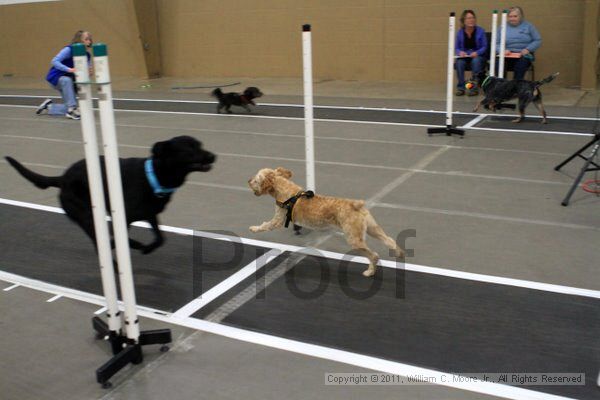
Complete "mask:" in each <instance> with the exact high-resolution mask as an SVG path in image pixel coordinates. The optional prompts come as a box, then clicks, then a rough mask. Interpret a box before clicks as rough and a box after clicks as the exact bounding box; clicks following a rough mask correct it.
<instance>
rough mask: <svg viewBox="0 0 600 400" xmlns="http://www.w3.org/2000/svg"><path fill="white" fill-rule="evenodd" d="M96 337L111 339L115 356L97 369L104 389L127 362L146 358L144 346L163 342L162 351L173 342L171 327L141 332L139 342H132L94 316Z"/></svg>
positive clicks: (167, 348)
mask: <svg viewBox="0 0 600 400" xmlns="http://www.w3.org/2000/svg"><path fill="white" fill-rule="evenodd" d="M92 324H93V327H94V330H95V331H96V337H98V338H103V339H106V340H108V341H110V344H111V349H112V352H113V355H114V357H113V358H111V359H110V360H108V361H107V362H106V363H105V364H104V365H102V366H101V367H100V368H98V369H97V370H96V380H97V381H98V383H99V384H101V385H102V387H103V388H104V389H108V388H110V387H111V386H112V385H111V383H110V382H109V379H110V378H112V377H113V375H115V374H116V373H117V372H119V371H120V370H121V369H123V368H124V367H125V366H126V365H127V364H129V363H132V364H140V363H141V362H142V361H143V360H144V355H143V353H142V346H146V345H151V344H162V345H163V346H161V348H160V351H161V352H165V351H167V350H169V347H168V346H167V345H166V344H167V343H171V341H172V339H171V330H170V329H155V330H151V331H144V332H140V337H139V338H138V343H132V342H131V341H130V340H129V339H128V338H127V337H126V336H123V335H122V334H120V333H117V332H112V331H109V330H108V325H107V324H106V323H105V322H104V321H103V320H101V319H100V318H99V317H94V318H92Z"/></svg>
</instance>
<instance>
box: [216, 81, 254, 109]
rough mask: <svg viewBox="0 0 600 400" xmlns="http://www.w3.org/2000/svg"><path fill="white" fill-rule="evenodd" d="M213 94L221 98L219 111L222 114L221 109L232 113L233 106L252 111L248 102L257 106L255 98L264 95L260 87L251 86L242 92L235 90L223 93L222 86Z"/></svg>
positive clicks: (218, 106)
mask: <svg viewBox="0 0 600 400" xmlns="http://www.w3.org/2000/svg"><path fill="white" fill-rule="evenodd" d="M212 95H213V96H214V97H216V98H217V99H218V100H219V104H218V105H217V113H218V114H220V113H221V110H222V109H225V112H227V113H229V114H231V110H230V109H231V106H238V107H244V109H245V110H246V111H248V112H250V107H248V104H252V105H253V106H256V103H254V101H253V100H254V99H256V98H258V97H262V95H263V93H262V92H261V91H260V89H259V88H257V87H254V86H250V87H248V88H246V90H244V93H242V94H240V93H235V92H229V93H223V91H222V90H221V88H216V89H215V90H213V91H212Z"/></svg>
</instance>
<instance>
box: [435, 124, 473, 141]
mask: <svg viewBox="0 0 600 400" xmlns="http://www.w3.org/2000/svg"><path fill="white" fill-rule="evenodd" d="M437 133H442V134H444V133H445V134H446V136H452V135H459V136H460V137H461V138H462V137H464V136H465V131H464V130H462V129H458V128H455V127H453V126H452V125H446V127H445V128H427V134H428V135H429V136H431V135H433V134H437Z"/></svg>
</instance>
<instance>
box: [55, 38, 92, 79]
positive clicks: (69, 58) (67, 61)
mask: <svg viewBox="0 0 600 400" xmlns="http://www.w3.org/2000/svg"><path fill="white" fill-rule="evenodd" d="M87 58H88V63H89V61H90V53H87ZM51 64H52V66H51V67H50V70H49V71H48V74H46V80H47V81H48V82H49V83H50V84H51V85H52V86H56V85H57V84H58V80H59V79H60V77H61V76H65V75H69V76H71V77H73V78H74V77H75V75H74V74H72V73H70V72H69V68H73V65H74V64H73V54H72V53H71V45H70V44H69V45H67V46H65V47H63V48H62V49H61V51H59V52H58V54H57V55H55V56H54V58H53V59H52V61H51Z"/></svg>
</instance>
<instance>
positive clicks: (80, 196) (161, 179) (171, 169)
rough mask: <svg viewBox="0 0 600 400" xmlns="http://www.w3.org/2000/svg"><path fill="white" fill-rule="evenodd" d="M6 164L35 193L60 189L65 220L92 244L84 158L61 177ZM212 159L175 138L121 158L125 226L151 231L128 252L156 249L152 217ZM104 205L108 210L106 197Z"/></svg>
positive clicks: (158, 238) (158, 237) (189, 140)
mask: <svg viewBox="0 0 600 400" xmlns="http://www.w3.org/2000/svg"><path fill="white" fill-rule="evenodd" d="M6 160H7V161H8V162H9V163H10V165H12V166H13V167H14V168H15V169H16V170H17V171H18V172H19V173H20V174H21V175H22V176H23V177H25V178H26V179H27V180H29V181H30V182H32V183H33V184H34V185H35V186H37V187H38V188H40V189H46V188H49V187H56V188H59V189H60V194H59V199H60V203H61V205H62V208H63V209H64V210H65V213H66V214H67V216H68V217H69V218H70V219H71V220H73V221H74V222H76V223H77V224H78V225H79V226H80V227H81V228H82V229H83V230H84V231H85V233H87V234H88V236H89V237H90V238H91V239H92V241H93V243H94V245H96V240H95V236H96V235H95V231H94V220H93V216H92V204H91V200H90V193H89V187H88V177H87V170H86V165H85V160H80V161H77V162H76V163H75V164H73V165H71V166H70V167H69V168H68V169H67V170H66V171H65V173H64V174H63V175H62V176H52V177H50V176H44V175H40V174H37V173H35V172H33V171H31V170H29V169H27V168H26V167H24V166H23V165H22V164H21V163H19V162H18V161H17V160H15V159H14V158H11V157H6ZM146 160H150V163H151V166H152V170H153V175H154V177H155V178H156V180H155V183H154V185H152V184H151V183H150V179H151V178H150V179H149V178H148V172H147V171H146V169H147V168H148V167H149V166H148V165H146ZM215 160H216V156H215V155H214V154H213V153H211V152H210V151H207V150H204V149H202V144H201V143H200V142H199V141H198V140H196V139H194V138H193V137H190V136H177V137H174V138H172V139H170V140H166V141H163V142H157V143H155V144H154V146H153V147H152V156H151V157H150V158H148V159H145V158H121V159H120V165H121V178H122V181H123V199H124V202H125V215H126V217H127V225H129V224H131V223H132V222H134V221H148V222H149V223H150V225H151V226H152V229H153V232H154V237H155V239H154V241H153V242H152V243H150V244H148V245H144V244H142V243H140V242H138V241H136V240H133V239H130V240H129V245H130V246H131V248H133V249H138V250H141V251H142V253H144V254H148V253H150V252H151V251H153V250H155V249H156V248H158V247H160V246H161V245H162V243H163V242H164V238H163V236H162V234H161V232H160V230H159V229H158V218H157V215H158V214H159V213H161V212H162V211H163V210H164V209H165V207H166V206H167V203H168V202H169V200H171V194H172V192H174V189H176V188H178V187H180V186H181V185H183V183H184V181H185V178H186V176H187V174H189V173H190V172H194V171H201V172H207V171H209V170H210V169H211V167H212V164H213V163H214V162H215ZM100 163H101V165H102V174H103V176H102V178H103V182H104V193H105V194H108V190H107V182H106V174H105V169H104V157H100ZM105 201H106V206H107V208H109V209H110V203H109V199H108V196H105Z"/></svg>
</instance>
